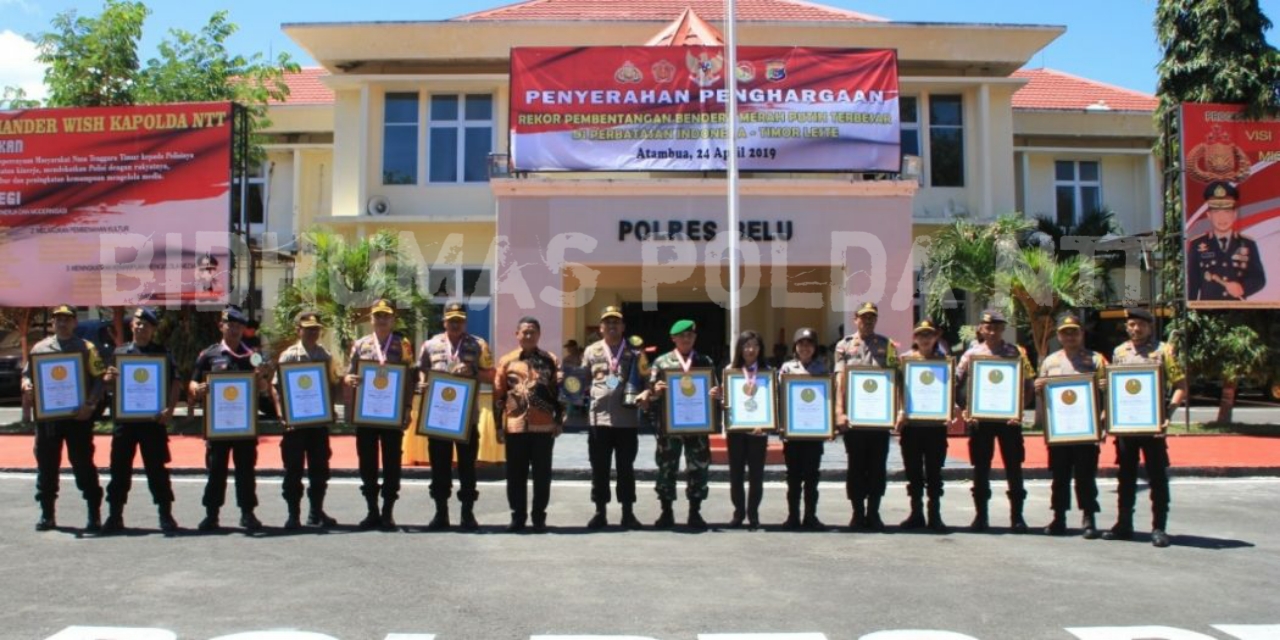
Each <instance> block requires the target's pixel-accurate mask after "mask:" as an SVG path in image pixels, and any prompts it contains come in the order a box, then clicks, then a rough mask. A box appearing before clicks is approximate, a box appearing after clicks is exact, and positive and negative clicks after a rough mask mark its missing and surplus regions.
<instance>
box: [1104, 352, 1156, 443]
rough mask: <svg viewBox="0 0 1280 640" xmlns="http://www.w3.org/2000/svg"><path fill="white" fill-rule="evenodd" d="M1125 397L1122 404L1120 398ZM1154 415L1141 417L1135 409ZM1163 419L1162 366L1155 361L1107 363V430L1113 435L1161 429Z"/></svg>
mask: <svg viewBox="0 0 1280 640" xmlns="http://www.w3.org/2000/svg"><path fill="white" fill-rule="evenodd" d="M1122 401H1124V403H1125V405H1126V406H1124V407H1122V406H1121V402H1122ZM1139 407H1141V408H1142V409H1144V410H1143V411H1142V413H1147V412H1149V414H1150V415H1152V416H1154V417H1155V420H1154V421H1151V420H1149V419H1146V418H1143V417H1141V416H1140V415H1137V414H1138V411H1135V410H1136V409H1139ZM1164 421H1165V404H1164V369H1163V368H1162V367H1161V366H1160V365H1158V364H1149V365H1148V364H1143V365H1117V366H1113V367H1107V430H1108V431H1110V432H1111V433H1112V434H1114V435H1116V436H1150V435H1156V434H1158V433H1160V426H1161V425H1163V424H1164Z"/></svg>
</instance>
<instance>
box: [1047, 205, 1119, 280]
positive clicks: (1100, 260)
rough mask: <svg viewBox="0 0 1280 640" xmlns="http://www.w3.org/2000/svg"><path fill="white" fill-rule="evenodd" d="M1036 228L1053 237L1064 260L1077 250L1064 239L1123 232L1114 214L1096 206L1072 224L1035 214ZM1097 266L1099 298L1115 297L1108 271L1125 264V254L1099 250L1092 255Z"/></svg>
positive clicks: (1059, 254) (1116, 234)
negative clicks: (1098, 268)
mask: <svg viewBox="0 0 1280 640" xmlns="http://www.w3.org/2000/svg"><path fill="white" fill-rule="evenodd" d="M1036 229H1037V230H1038V231H1040V232H1041V233H1044V234H1046V235H1048V236H1049V237H1050V238H1052V239H1053V246H1054V247H1056V248H1057V250H1056V255H1057V256H1058V258H1059V259H1061V260H1065V259H1067V258H1070V257H1071V256H1072V255H1076V254H1078V253H1079V252H1078V250H1076V249H1073V248H1071V247H1069V246H1068V245H1067V242H1065V240H1066V239H1067V238H1071V237H1078V238H1096V239H1101V238H1104V237H1106V236H1119V235H1121V234H1123V233H1124V231H1123V230H1122V229H1121V228H1120V223H1119V222H1118V221H1117V220H1116V213H1115V212H1114V211H1112V210H1110V209H1107V208H1103V209H1096V210H1093V211H1089V212H1088V213H1086V214H1084V215H1083V216H1081V217H1080V220H1078V221H1076V222H1073V223H1071V224H1059V223H1058V221H1057V220H1055V219H1054V218H1051V217H1049V216H1036ZM1094 258H1095V260H1096V262H1097V265H1098V266H1099V267H1100V268H1101V269H1102V270H1103V276H1102V278H1101V281H1100V282H1101V286H1102V291H1101V293H1102V297H1103V299H1104V300H1114V299H1115V298H1116V287H1115V283H1114V282H1112V281H1111V275H1110V274H1111V270H1112V269H1118V268H1122V267H1124V266H1125V255H1124V253H1123V252H1120V251H1099V252H1097V253H1095V254H1094Z"/></svg>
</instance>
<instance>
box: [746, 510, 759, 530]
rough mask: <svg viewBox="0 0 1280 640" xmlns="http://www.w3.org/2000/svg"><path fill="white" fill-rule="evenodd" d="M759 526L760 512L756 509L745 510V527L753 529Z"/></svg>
mask: <svg viewBox="0 0 1280 640" xmlns="http://www.w3.org/2000/svg"><path fill="white" fill-rule="evenodd" d="M759 528H760V512H759V511H758V510H756V509H748V510H747V529H749V530H751V531H755V530H756V529H759Z"/></svg>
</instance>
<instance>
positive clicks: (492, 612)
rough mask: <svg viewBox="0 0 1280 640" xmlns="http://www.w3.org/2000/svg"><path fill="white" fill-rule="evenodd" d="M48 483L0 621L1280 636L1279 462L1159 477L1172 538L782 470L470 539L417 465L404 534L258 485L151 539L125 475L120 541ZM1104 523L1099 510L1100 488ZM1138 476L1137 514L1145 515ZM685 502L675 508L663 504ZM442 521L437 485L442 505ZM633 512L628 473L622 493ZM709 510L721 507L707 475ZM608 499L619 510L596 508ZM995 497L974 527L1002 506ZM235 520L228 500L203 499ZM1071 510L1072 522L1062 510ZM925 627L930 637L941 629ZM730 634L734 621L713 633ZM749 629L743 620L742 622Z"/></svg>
mask: <svg viewBox="0 0 1280 640" xmlns="http://www.w3.org/2000/svg"><path fill="white" fill-rule="evenodd" d="M73 486H74V485H73V483H72V481H71V479H70V477H67V478H64V479H63V494H62V498H61V500H60V501H59V505H58V506H59V511H58V516H59V522H60V523H61V524H63V525H64V527H65V528H62V529H60V530H57V531H53V532H46V533H37V532H35V531H33V529H32V524H33V523H34V521H35V518H36V515H37V509H36V505H35V503H34V502H33V501H32V500H31V495H32V491H33V478H32V476H31V475H29V474H4V475H0V553H2V554H3V558H4V576H5V578H4V586H5V599H6V601H7V606H6V607H4V608H3V609H2V610H0V637H3V638H13V639H36V640H46V639H49V638H57V639H58V640H72V639H74V640H89V639H93V640H117V639H126V638H127V639H129V640H151V639H153V638H154V639H156V640H161V639H168V638H181V639H184V640H186V639H192V640H204V639H210V638H221V639H222V640H231V639H232V638H235V639H236V640H250V639H253V640H267V639H272V640H285V639H289V640H303V639H304V638H305V639H307V640H324V639H326V638H336V639H340V640H353V639H364V638H369V639H377V640H382V639H384V638H385V639H389V640H426V639H430V638H437V639H439V640H456V639H469V638H483V639H486V640H491V639H492V640H501V639H508V638H512V639H523V638H532V637H543V638H546V637H556V638H569V637H576V638H588V637H590V638H603V637H611V638H617V639H619V640H621V639H622V638H624V637H625V638H631V639H632V640H635V639H637V638H639V639H643V638H652V639H655V640H668V639H669V640H693V639H695V638H706V639H707V640H711V639H712V638H717V639H718V640H729V639H731V638H732V639H743V640H745V639H747V638H752V639H754V640H765V639H766V638H769V639H787V640H824V639H831V640H844V639H849V640H852V639H861V640H973V639H977V640H992V639H1009V640H1037V639H1045V640H1069V639H1071V638H1085V639H1089V640H1103V639H1109V640H1137V639H1152V640H1205V639H1209V640H1226V639H1228V638H1247V639H1248V640H1259V639H1264V638H1271V639H1274V638H1280V610H1278V609H1277V607H1276V590H1275V589H1276V585H1277V584H1280V534H1277V533H1276V532H1277V531H1280V513H1278V512H1277V510H1276V509H1275V505H1276V504H1280V480H1276V479H1179V480H1176V481H1175V483H1174V485H1173V496H1174V504H1173V513H1172V519H1171V522H1170V531H1171V533H1172V534H1173V542H1174V545H1173V546H1172V547H1170V548H1168V549H1157V548H1154V547H1152V546H1151V545H1150V544H1149V539H1148V538H1147V537H1146V535H1145V534H1143V535H1140V536H1139V539H1138V540H1136V541H1133V542H1105V541H1100V540H1099V541H1087V540H1083V539H1081V538H1079V537H1078V536H1071V537H1063V538H1052V537H1046V536H1044V535H1026V536H1017V535H1011V534H1009V533H1008V532H1007V531H1006V530H1005V529H1003V528H1000V527H999V526H997V529H996V531H995V532H994V533H991V534H980V535H979V534H969V533H961V532H956V533H952V534H950V535H933V534H915V533H903V532H890V533H884V534H872V533H847V532H844V531H840V530H837V529H835V528H834V527H833V529H832V530H831V531H829V532H823V533H792V532H785V531H781V530H779V529H778V528H776V526H773V525H772V524H771V523H777V522H779V521H781V520H782V518H783V516H784V504H783V502H784V501H783V499H782V492H781V487H780V486H779V485H776V484H770V485H768V488H767V492H766V497H765V501H764V506H763V511H762V515H763V519H764V521H765V522H766V523H767V524H770V526H768V527H766V528H765V530H762V531H754V532H753V531H747V530H724V529H716V530H713V531H710V532H707V533H702V534H694V533H692V532H690V531H687V530H684V529H677V530H675V531H654V530H651V529H645V530H642V531H634V532H631V531H627V532H624V531H621V530H619V529H617V528H616V527H615V528H610V529H609V530H607V531H605V532H602V533H588V532H586V531H585V530H584V529H583V527H582V525H583V524H585V522H586V521H587V519H588V518H589V517H590V515H591V507H590V501H589V497H588V489H587V487H586V485H585V484H584V483H581V482H569V481H565V482H557V483H556V484H555V485H554V487H553V494H552V504H551V509H550V512H549V514H550V516H549V520H550V525H551V527H552V529H551V531H550V532H549V533H547V534H544V535H536V534H526V535H513V534H505V533H501V532H500V530H501V526H502V525H503V524H505V522H506V519H507V511H506V506H505V500H504V498H503V489H502V486H501V485H500V484H495V483H484V484H483V485H482V486H481V490H480V491H481V498H480V501H479V503H478V504H477V507H478V516H479V518H480V520H481V523H482V525H484V528H483V531H482V532H481V533H478V534H467V533H459V532H449V533H424V532H421V531H419V530H417V528H416V527H417V526H418V525H421V524H422V523H425V522H426V521H427V519H428V518H429V517H430V515H431V513H430V508H429V506H428V505H429V500H428V498H427V489H426V486H425V483H422V482H418V481H411V482H409V483H407V484H406V486H405V488H404V491H403V494H402V500H401V502H400V506H399V508H398V510H397V515H398V520H399V521H400V523H401V525H404V526H405V527H406V528H408V529H409V531H407V532H391V533H384V532H362V531H357V530H355V529H353V528H352V527H350V526H344V527H340V528H338V529H336V530H332V531H328V532H320V531H317V530H306V531H304V532H302V533H297V534H289V533H286V532H284V531H282V530H280V529H278V528H276V527H278V525H280V523H281V522H282V521H283V519H284V515H285V513H284V504H283V501H282V500H281V499H280V497H279V484H278V480H275V479H263V480H261V481H260V483H259V487H258V495H259V497H260V499H261V500H262V506H261V507H260V508H259V510H258V513H259V515H260V516H261V517H262V519H263V520H264V521H265V522H266V523H267V524H268V530H267V531H266V532H264V533H262V534H259V535H254V536H248V535H245V534H243V533H242V532H240V531H238V530H235V529H230V530H227V531H225V532H222V533H217V534H208V535H202V534H197V533H195V532H192V531H189V530H188V531H184V532H182V533H181V534H179V535H176V536H173V537H165V536H163V535H161V534H160V533H159V532H158V531H156V529H155V521H154V511H153V507H152V506H151V505H150V504H149V502H150V501H149V496H148V495H147V493H146V489H145V487H146V484H145V480H144V479H143V478H136V479H135V481H134V489H133V494H132V497H133V501H132V502H131V503H130V504H129V507H128V510H127V512H126V522H127V524H129V525H136V526H139V527H144V528H143V529H139V530H132V531H129V532H128V533H127V534H126V535H117V536H108V537H93V536H87V535H83V534H82V533H81V532H80V531H79V529H78V527H79V526H80V525H81V524H82V522H83V515H84V512H83V502H82V501H81V500H80V498H79V496H78V495H77V494H76V492H75V490H74V488H73ZM202 487H203V480H201V479H196V478H181V479H179V480H178V482H177V483H176V487H175V488H176V491H177V495H178V500H177V503H176V515H177V517H178V520H179V522H180V523H181V524H183V525H184V526H187V527H191V526H193V525H194V524H195V523H196V522H197V521H198V519H199V517H200V516H201V514H202V509H201V507H200V505H199V503H200V498H199V496H200V490H201V489H202ZM1102 489H1103V495H1102V503H1103V506H1104V512H1103V514H1102V520H1103V521H1104V523H1107V524H1109V523H1110V522H1111V520H1112V519H1113V518H1114V516H1115V507H1114V505H1115V494H1114V483H1113V482H1111V481H1105V480H1104V481H1103V482H1102ZM1030 492H1031V497H1030V500H1029V504H1028V508H1027V514H1028V519H1029V520H1030V521H1031V523H1032V524H1033V525H1039V526H1043V525H1044V524H1045V522H1046V521H1047V520H1048V516H1049V513H1048V506H1047V498H1048V489H1047V484H1046V483H1044V482H1033V483H1031V486H1030ZM842 493H843V492H842V486H841V485H839V484H835V483H824V485H823V486H822V501H821V503H820V516H821V517H822V518H823V519H824V520H825V521H826V522H827V523H828V524H830V525H837V524H843V523H845V522H847V520H848V516H849V512H848V509H849V507H848V503H847V502H846V501H844V500H843V499H842V498H843V496H842ZM1145 503H1146V498H1145V493H1143V494H1140V503H1139V510H1138V517H1137V522H1138V523H1139V525H1140V526H1142V527H1143V529H1144V530H1145V528H1146V525H1147V523H1148V520H1149V516H1148V509H1147V505H1146V504H1145ZM677 506H678V509H679V511H678V515H679V518H678V519H679V520H683V519H684V503H683V501H682V502H681V503H679V504H678V505H677ZM329 507H330V512H331V513H332V514H333V515H334V516H336V517H337V518H338V519H339V520H340V521H341V522H342V523H344V524H347V525H349V524H350V523H352V522H354V521H355V520H357V519H358V518H359V517H360V516H361V515H362V501H361V499H360V496H359V492H358V489H357V487H356V485H355V483H354V481H351V480H338V481H336V482H335V484H334V486H333V487H332V489H331V491H330V499H329ZM453 507H454V509H455V517H456V508H457V506H456V502H454V503H453ZM905 507H906V496H905V490H904V488H903V486H902V485H901V484H896V483H895V484H893V485H891V486H890V488H889V494H888V496H887V497H886V504H885V514H884V515H885V519H886V520H887V521H890V522H897V521H898V520H900V519H901V518H903V517H904V516H905V515H906V513H905ZM637 511H638V514H639V515H640V517H641V519H642V520H644V521H646V522H651V521H652V520H653V518H654V517H655V516H656V515H657V514H656V503H655V501H654V500H653V497H652V494H651V493H650V492H649V488H648V487H644V488H643V491H642V493H641V502H640V503H639V504H638V505H637ZM705 511H706V515H707V517H708V519H709V520H711V521H712V522H713V524H715V523H723V522H725V521H726V520H727V519H728V517H729V511H730V507H729V500H728V496H727V489H726V488H725V487H724V486H723V485H720V484H716V485H713V487H712V497H711V499H710V500H709V501H708V503H707V508H706V509H705ZM611 515H612V516H613V517H614V519H615V521H616V516H617V507H616V505H613V508H612V510H611ZM972 515H973V509H972V505H971V503H970V501H969V499H968V486H967V484H965V483H951V484H948V487H947V496H946V498H945V500H944V516H945V519H946V520H947V521H948V522H949V523H950V524H951V525H953V527H956V528H957V529H958V528H959V527H960V525H964V524H966V523H967V522H968V521H969V519H970V518H971V517H972ZM1006 519H1007V511H1006V506H1005V503H1004V501H1003V500H995V501H994V502H993V522H994V523H995V524H996V525H1003V524H1006ZM223 520H224V522H228V523H232V524H234V522H235V510H234V509H232V508H228V509H226V510H225V511H224V518H223ZM1077 521H1078V515H1074V514H1073V516H1072V524H1075V523H1076V522H1077ZM944 632H945V633H944ZM715 634H731V635H715ZM743 634H761V635H743Z"/></svg>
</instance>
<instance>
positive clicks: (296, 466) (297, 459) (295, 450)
mask: <svg viewBox="0 0 1280 640" xmlns="http://www.w3.org/2000/svg"><path fill="white" fill-rule="evenodd" d="M332 456H333V451H332V450H331V449H330V448H329V428H328V427H303V428H301V429H291V430H289V431H286V432H284V437H283V438H281V439H280V460H281V461H282V462H284V483H283V485H282V489H283V492H282V495H284V501H285V502H287V503H289V504H294V503H298V502H301V501H302V473H303V470H304V469H305V470H306V472H307V479H308V480H309V481H310V482H311V488H310V489H309V490H308V495H310V496H311V499H312V501H315V500H316V498H320V499H323V498H324V494H325V491H326V490H327V489H328V488H329V458H330V457H332Z"/></svg>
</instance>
